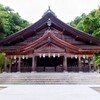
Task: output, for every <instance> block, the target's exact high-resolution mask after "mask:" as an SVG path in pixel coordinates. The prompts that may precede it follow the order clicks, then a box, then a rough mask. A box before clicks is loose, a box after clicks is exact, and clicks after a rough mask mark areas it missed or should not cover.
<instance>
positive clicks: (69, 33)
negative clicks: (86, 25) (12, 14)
mask: <svg viewBox="0 0 100 100" xmlns="http://www.w3.org/2000/svg"><path fill="white" fill-rule="evenodd" d="M0 52H4V53H5V54H6V57H5V71H7V72H18V71H19V72H31V71H36V72H63V71H68V72H71V71H73V72H79V71H83V72H89V71H93V70H95V69H96V64H95V54H96V53H99V52H100V39H97V38H94V37H92V36H91V35H89V34H87V33H84V32H82V31H79V30H77V29H75V28H73V27H71V26H69V25H67V24H65V23H64V22H62V21H61V20H60V19H58V18H57V16H56V15H55V13H54V12H53V11H52V10H51V9H50V8H49V9H48V10H47V11H46V12H45V13H44V15H43V16H42V18H41V19H40V20H38V21H37V22H36V23H34V24H32V25H31V26H28V27H26V28H25V29H23V30H21V31H19V32H17V33H15V34H12V35H10V36H8V37H6V38H4V39H2V40H1V41H0ZM7 59H9V60H10V64H8V63H7Z"/></svg>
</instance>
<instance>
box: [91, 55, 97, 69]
mask: <svg viewBox="0 0 100 100" xmlns="http://www.w3.org/2000/svg"><path fill="white" fill-rule="evenodd" d="M92 63H93V68H94V71H96V63H95V55H94V56H93V60H92Z"/></svg>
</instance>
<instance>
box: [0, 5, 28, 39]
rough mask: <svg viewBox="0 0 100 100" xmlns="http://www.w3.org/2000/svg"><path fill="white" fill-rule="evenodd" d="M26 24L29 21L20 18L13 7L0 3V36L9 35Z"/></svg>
mask: <svg viewBox="0 0 100 100" xmlns="http://www.w3.org/2000/svg"><path fill="white" fill-rule="evenodd" d="M28 25H29V22H28V21H26V20H24V19H22V18H21V17H20V15H19V14H18V13H16V12H14V10H13V9H11V8H10V7H4V6H3V5H2V4H0V38H3V37H6V36H8V35H11V34H13V33H15V32H17V31H19V30H21V29H23V28H25V27H26V26H28Z"/></svg>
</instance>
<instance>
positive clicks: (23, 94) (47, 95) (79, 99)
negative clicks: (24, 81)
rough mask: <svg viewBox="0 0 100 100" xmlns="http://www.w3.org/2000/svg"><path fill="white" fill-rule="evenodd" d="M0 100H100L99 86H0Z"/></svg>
mask: <svg viewBox="0 0 100 100" xmlns="http://www.w3.org/2000/svg"><path fill="white" fill-rule="evenodd" d="M2 86H3V87H5V86H6V87H7V88H5V89H2V90H0V100H100V93H99V92H97V91H95V90H94V89H92V88H91V87H100V85H0V87H2Z"/></svg>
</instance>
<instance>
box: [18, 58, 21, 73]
mask: <svg viewBox="0 0 100 100" xmlns="http://www.w3.org/2000/svg"><path fill="white" fill-rule="evenodd" d="M20 69H21V57H18V72H20Z"/></svg>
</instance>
